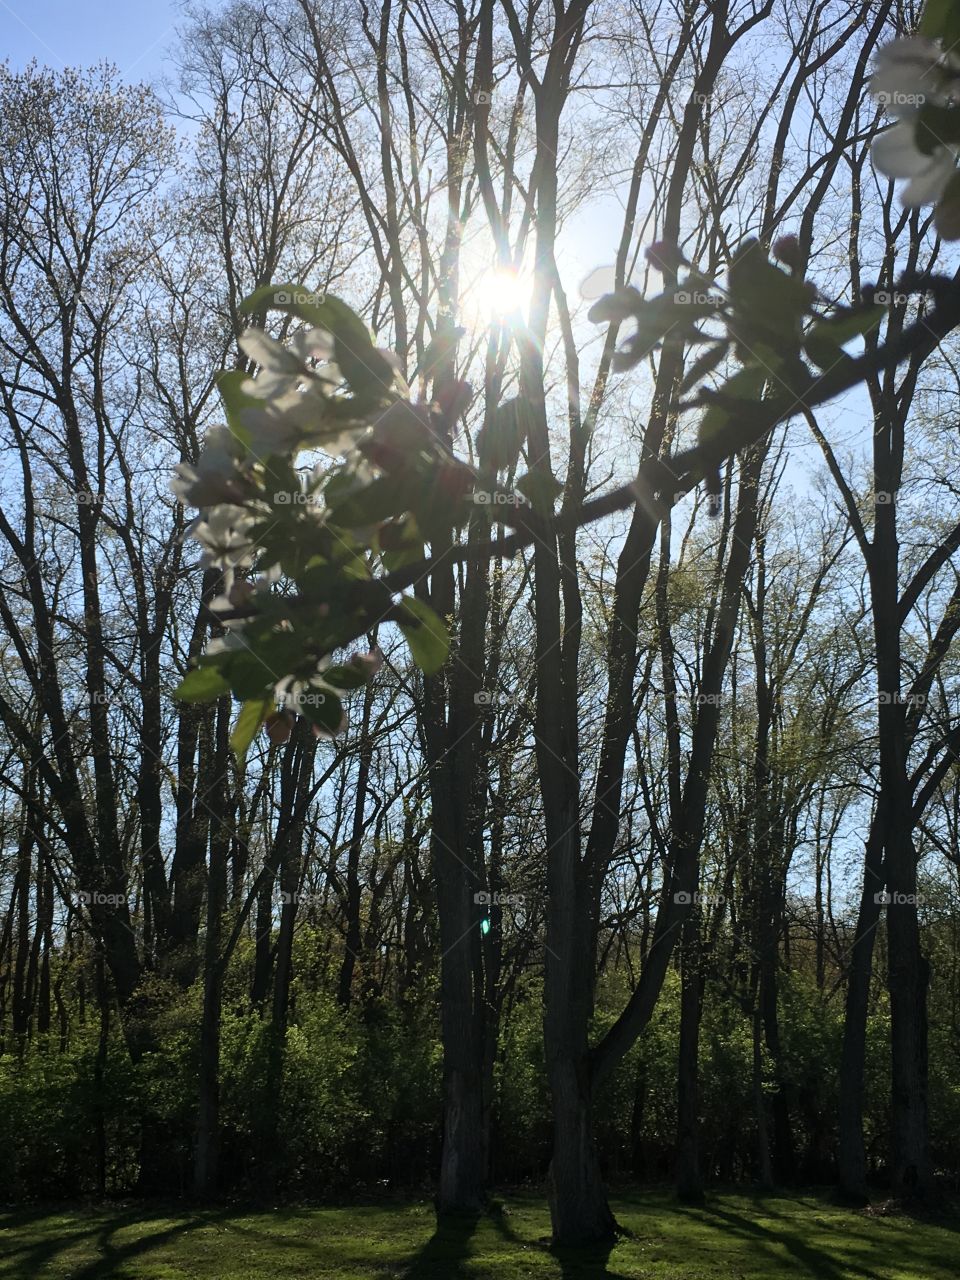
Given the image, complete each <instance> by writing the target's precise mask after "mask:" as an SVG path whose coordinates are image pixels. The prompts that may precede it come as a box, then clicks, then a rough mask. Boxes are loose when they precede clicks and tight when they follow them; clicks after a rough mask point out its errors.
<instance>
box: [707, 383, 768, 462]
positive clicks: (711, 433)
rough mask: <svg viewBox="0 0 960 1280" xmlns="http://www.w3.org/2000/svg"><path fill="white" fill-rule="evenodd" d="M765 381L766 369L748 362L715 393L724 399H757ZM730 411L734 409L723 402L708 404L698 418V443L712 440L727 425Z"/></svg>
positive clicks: (761, 392)
mask: <svg viewBox="0 0 960 1280" xmlns="http://www.w3.org/2000/svg"><path fill="white" fill-rule="evenodd" d="M766 381H767V370H766V369H765V368H763V366H762V365H756V364H748V365H745V366H744V367H743V368H742V369H738V370H737V372H736V373H735V374H734V375H733V377H732V378H728V379H727V380H726V382H725V383H724V384H723V386H722V387H720V389H719V391H718V393H717V394H718V395H722V396H723V397H724V398H725V399H736V400H759V399H760V397H761V395H762V394H763V388H764V384H765V383H766ZM732 412H735V410H733V409H732V408H731V409H728V408H727V407H726V406H725V405H723V404H712V405H710V407H709V408H708V409H707V411H706V412H705V413H704V415H703V418H702V419H701V420H700V430H699V440H700V443H701V444H703V443H704V442H705V441H708V440H713V439H714V438H715V437H716V436H717V435H718V434H719V433H720V432H721V431H722V430H723V428H724V427H725V426H726V425H727V422H728V421H729V419H730V415H731V413H732Z"/></svg>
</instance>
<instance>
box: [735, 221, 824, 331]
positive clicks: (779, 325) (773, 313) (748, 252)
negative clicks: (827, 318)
mask: <svg viewBox="0 0 960 1280" xmlns="http://www.w3.org/2000/svg"><path fill="white" fill-rule="evenodd" d="M730 296H731V298H732V299H733V308H734V315H735V319H736V327H737V331H738V332H737V336H738V337H739V336H741V335H742V336H743V337H744V338H745V340H746V341H747V343H748V345H751V346H752V345H754V344H755V343H756V342H757V341H764V340H765V341H766V342H768V343H769V342H770V340H771V338H773V339H775V340H779V341H781V342H789V343H796V342H797V341H798V340H799V337H800V324H801V320H802V318H803V316H804V315H805V314H806V312H807V311H809V309H810V305H811V303H812V302H813V299H814V297H815V291H814V290H813V286H812V285H810V284H809V283H808V282H807V281H805V280H799V279H796V278H795V277H794V276H790V275H787V273H786V272H785V271H781V270H780V268H779V267H776V266H774V265H773V263H772V262H769V261H768V260H767V257H766V254H765V253H764V251H763V249H762V248H761V246H760V242H759V241H758V240H746V241H744V243H743V244H742V245H741V246H740V249H739V250H738V252H737V256H736V257H735V258H734V260H733V262H732V263H731V264H730Z"/></svg>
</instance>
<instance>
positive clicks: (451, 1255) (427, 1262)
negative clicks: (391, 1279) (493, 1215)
mask: <svg viewBox="0 0 960 1280" xmlns="http://www.w3.org/2000/svg"><path fill="white" fill-rule="evenodd" d="M479 1221H480V1215H479V1214H475V1213H460V1214H448V1215H444V1217H443V1218H441V1219H440V1221H439V1222H438V1224H437V1229H436V1231H434V1233H433V1235H432V1236H431V1237H430V1239H429V1240H428V1241H427V1243H426V1244H425V1245H424V1246H423V1248H422V1249H421V1250H420V1252H419V1253H418V1254H417V1256H416V1257H415V1258H414V1259H413V1261H412V1262H411V1263H410V1266H409V1268H408V1269H407V1270H406V1271H404V1273H403V1280H457V1277H458V1276H463V1275H464V1272H463V1271H462V1270H461V1265H462V1263H463V1262H464V1261H465V1260H466V1259H467V1257H469V1254H470V1240H471V1237H472V1236H473V1234H474V1232H475V1231H476V1229H477V1223H478V1222H479Z"/></svg>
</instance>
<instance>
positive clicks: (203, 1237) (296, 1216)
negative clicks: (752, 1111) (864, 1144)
mask: <svg viewBox="0 0 960 1280" xmlns="http://www.w3.org/2000/svg"><path fill="white" fill-rule="evenodd" d="M614 1210H615V1212H616V1214H617V1217H618V1218H619V1220H620V1222H621V1223H622V1224H623V1225H624V1226H625V1227H626V1228H628V1230H629V1231H631V1232H632V1233H633V1237H632V1238H630V1239H624V1240H622V1241H621V1242H620V1243H619V1244H617V1245H616V1247H615V1248H613V1249H612V1250H603V1251H602V1252H596V1251H595V1252H585V1253H574V1252H564V1253H558V1252H553V1251H551V1250H550V1249H549V1248H548V1246H547V1244H546V1236H547V1233H548V1230H549V1217H548V1213H547V1209H546V1206H545V1204H544V1202H543V1200H542V1199H540V1198H539V1197H536V1196H533V1195H526V1194H516V1195H511V1196H510V1197H509V1198H508V1200H507V1201H506V1202H505V1203H503V1204H502V1206H501V1207H500V1208H499V1209H497V1210H496V1211H495V1212H493V1213H491V1214H490V1215H489V1216H487V1217H484V1218H482V1219H480V1220H479V1221H478V1222H476V1223H470V1222H465V1223H463V1224H462V1225H457V1226H452V1227H447V1228H445V1229H444V1230H443V1231H441V1232H439V1233H438V1232H437V1231H436V1229H435V1223H434V1217H433V1211H432V1208H431V1206H430V1205H429V1204H427V1203H424V1202H419V1203H410V1202H406V1203H397V1204H375V1205H373V1204H366V1205H353V1206H351V1207H349V1208H300V1209H290V1208H283V1209H278V1210H276V1211H273V1212H249V1211H241V1210H237V1209H233V1208H231V1209H210V1210H202V1211H198V1210H188V1209H174V1210H171V1209H169V1208H164V1209H162V1210H158V1209H156V1208H151V1207H149V1206H146V1205H125V1206H122V1207H106V1208H104V1207H98V1208H92V1209H70V1210H67V1211H60V1212H51V1211H50V1210H46V1209H45V1210H16V1211H11V1212H7V1213H0V1280H21V1278H22V1280H55V1278H56V1280H67V1278H69V1280H100V1278H101V1277H111V1278H112V1280H198V1278H206V1277H210V1278H211V1280H254V1278H256V1280H263V1278H264V1277H265V1278H266V1280H314V1278H316V1280H434V1278H435V1280H468V1278H469V1280H473V1278H476V1277H482V1278H483V1280H486V1278H487V1277H490V1278H491V1280H494V1278H495V1280H520V1278H521V1277H527V1276H529V1277H533V1278H534V1280H592V1278H593V1277H604V1276H608V1277H611V1278H612V1280H618V1278H619V1280H640V1278H641V1277H643V1278H644V1280H715V1278H716V1280H720V1278H722V1280H769V1278H770V1277H777V1278H780V1277H800V1276H809V1277H816V1280H957V1276H958V1275H960V1219H958V1218H956V1217H944V1218H939V1219H937V1220H936V1221H918V1220H917V1219H915V1218H910V1217H900V1216H897V1217H871V1216H868V1215H867V1214H862V1213H855V1212H850V1211H847V1210H842V1209H838V1208H835V1207H833V1206H832V1205H829V1204H828V1203H827V1202H826V1201H824V1200H822V1199H820V1198H818V1197H816V1196H809V1195H806V1196H797V1197H790V1198H786V1197H780V1196H750V1195H742V1194H741V1195H729V1194H723V1195H719V1194H718V1195H713V1196H711V1197H710V1198H709V1200H708V1202H707V1204H706V1205H705V1206H704V1207H702V1208H696V1209H692V1208H679V1207H677V1206H676V1205H674V1204H673V1203H672V1201H671V1199H670V1197H669V1195H668V1194H667V1193H665V1192H639V1193H637V1194H635V1195H632V1196H620V1197H617V1198H616V1199H615V1200H614Z"/></svg>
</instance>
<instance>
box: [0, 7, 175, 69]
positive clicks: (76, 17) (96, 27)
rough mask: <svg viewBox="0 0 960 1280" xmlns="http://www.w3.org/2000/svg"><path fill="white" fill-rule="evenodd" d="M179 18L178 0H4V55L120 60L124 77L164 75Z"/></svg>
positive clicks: (62, 62)
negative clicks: (147, 0)
mask: <svg viewBox="0 0 960 1280" xmlns="http://www.w3.org/2000/svg"><path fill="white" fill-rule="evenodd" d="M179 17H180V6H179V4H178V3H177V2H176V0H150V3H148V4H144V3H143V0H89V2H87V3H83V0H81V3H79V4H78V3H74V4H71V3H68V2H67V0H0V56H2V57H4V58H8V59H9V60H10V63H11V64H12V66H13V67H14V68H20V67H24V66H26V64H27V63H28V62H29V61H30V60H31V59H32V58H36V60H37V61H38V62H40V63H45V64H46V65H47V66H50V67H63V66H68V65H69V66H82V65H89V64H92V63H95V62H100V61H103V60H106V61H107V62H113V63H116V65H117V67H118V68H119V70H120V74H121V76H122V77H123V79H124V80H132V81H136V80H149V79H151V78H153V77H154V76H157V75H159V74H160V72H161V70H162V68H163V61H164V53H165V50H166V49H167V48H168V47H169V45H170V43H171V42H172V40H173V38H174V26H175V24H176V23H177V22H178V20H179Z"/></svg>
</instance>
